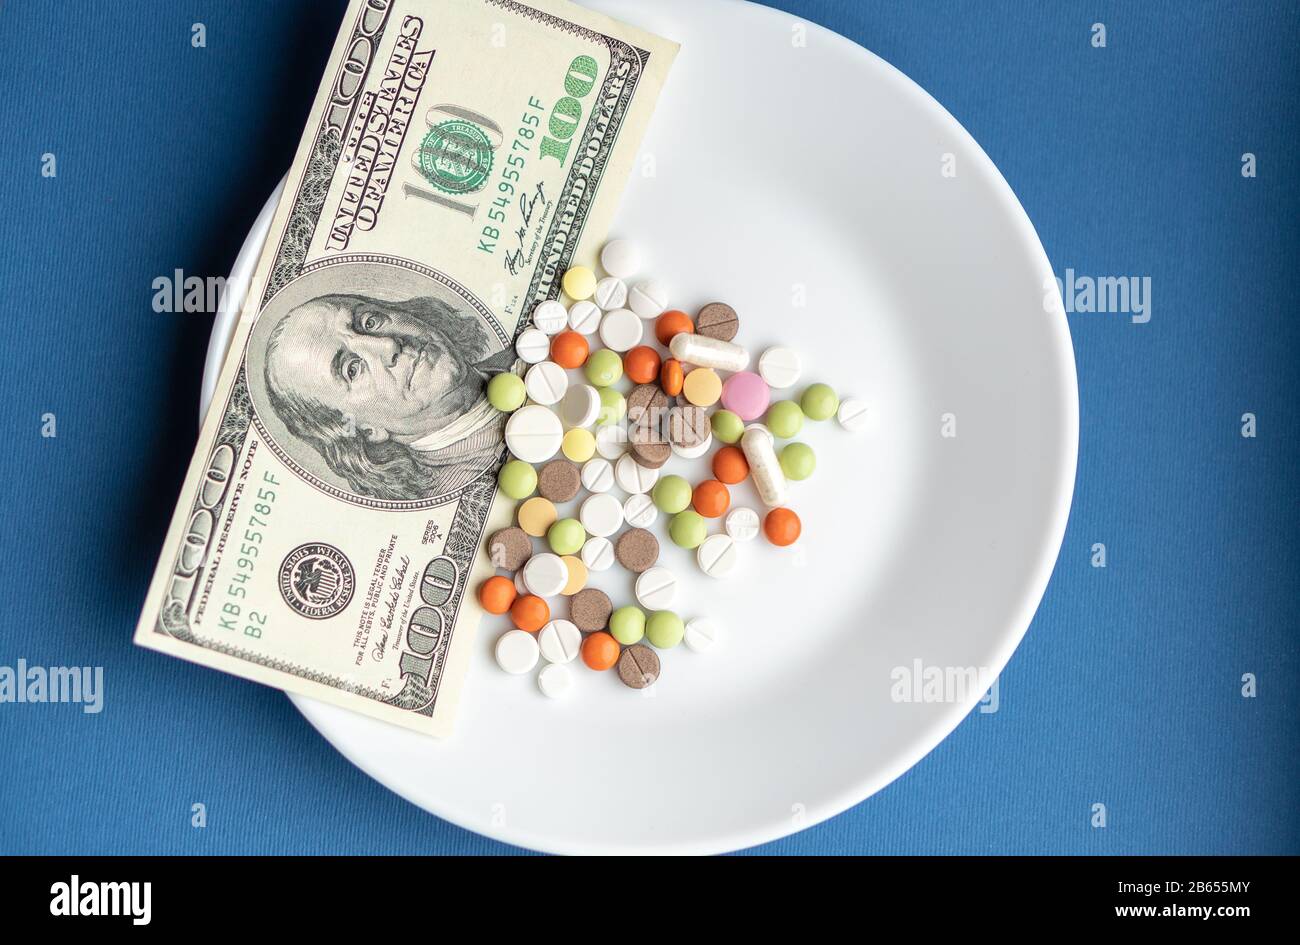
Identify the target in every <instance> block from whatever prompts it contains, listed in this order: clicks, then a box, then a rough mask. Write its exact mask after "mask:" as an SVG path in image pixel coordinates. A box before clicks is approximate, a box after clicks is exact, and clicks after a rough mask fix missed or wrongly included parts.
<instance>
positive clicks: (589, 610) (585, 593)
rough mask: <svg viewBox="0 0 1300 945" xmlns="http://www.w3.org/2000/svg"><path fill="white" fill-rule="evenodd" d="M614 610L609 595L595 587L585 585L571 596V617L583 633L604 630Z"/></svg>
mask: <svg viewBox="0 0 1300 945" xmlns="http://www.w3.org/2000/svg"><path fill="white" fill-rule="evenodd" d="M613 612H614V605H613V604H612V603H610V600H609V595H608V594H606V593H605V592H604V591H602V590H598V589H597V588H594V587H584V588H583V589H582V590H580V591H578V593H576V594H574V595H573V596H572V597H570V598H569V619H570V620H572V621H573V623H574V626H576V627H577V628H578V629H579V630H581V631H582V632H583V633H595V632H596V631H597V630H604V629H605V627H606V626H608V624H609V615H610V614H612V613H613Z"/></svg>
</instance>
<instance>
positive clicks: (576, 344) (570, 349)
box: [551, 331, 591, 368]
mask: <svg viewBox="0 0 1300 945" xmlns="http://www.w3.org/2000/svg"><path fill="white" fill-rule="evenodd" d="M590 351H591V348H590V346H589V345H588V344H587V339H586V338H584V337H582V335H580V334H578V333H577V332H576V331H562V332H560V333H559V334H558V335H556V336H555V337H554V338H552V339H551V360H552V361H554V362H555V363H556V364H558V365H559V366H560V367H562V368H577V367H582V366H583V365H584V364H586V363H587V354H588V352H590Z"/></svg>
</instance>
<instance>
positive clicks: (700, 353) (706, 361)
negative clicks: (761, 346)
mask: <svg viewBox="0 0 1300 945" xmlns="http://www.w3.org/2000/svg"><path fill="white" fill-rule="evenodd" d="M668 350H669V351H671V352H672V353H673V357H674V358H676V359H677V360H678V361H685V362H686V363H687V364H694V365H695V366H696V367H707V368H715V369H717V370H719V371H743V370H744V369H745V368H746V367H747V366H748V365H749V352H748V351H746V350H745V349H744V348H742V347H741V346H740V345H737V344H732V343H731V342H730V341H720V340H718V339H717V338H709V337H707V336H705V335H697V334H694V333H688V332H684V331H683V332H679V333H678V334H676V335H673V338H672V341H670V342H668Z"/></svg>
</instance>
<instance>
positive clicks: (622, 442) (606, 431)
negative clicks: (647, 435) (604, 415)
mask: <svg viewBox="0 0 1300 945" xmlns="http://www.w3.org/2000/svg"><path fill="white" fill-rule="evenodd" d="M524 409H525V410H527V409H528V408H527V407H525V408H524ZM518 415H519V411H517V410H516V411H515V412H514V413H512V414H511V415H510V416H511V417H512V418H513V417H517V416H518ZM627 443H628V435H627V430H626V429H624V428H623V427H622V426H620V425H618V424H616V423H611V424H609V425H607V426H603V427H601V428H600V429H599V430H597V431H596V452H597V453H599V454H600V455H601V456H603V457H605V458H606V459H618V458H619V457H620V456H622V455H623V454H624V453H626V452H627ZM552 455H553V454H552Z"/></svg>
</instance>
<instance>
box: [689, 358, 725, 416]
mask: <svg viewBox="0 0 1300 945" xmlns="http://www.w3.org/2000/svg"><path fill="white" fill-rule="evenodd" d="M682 393H683V394H685V395H686V399H687V400H689V401H690V402H691V403H693V404H694V405H695V406H697V407H712V406H713V405H714V404H716V403H717V402H718V398H719V397H721V396H722V378H720V377H718V372H717V371H715V370H713V368H700V367H697V368H696V369H695V370H693V371H691V373H689V374H687V375H686V380H684V381H682Z"/></svg>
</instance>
